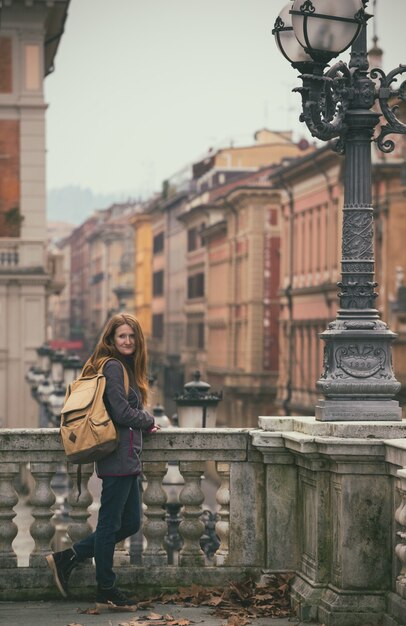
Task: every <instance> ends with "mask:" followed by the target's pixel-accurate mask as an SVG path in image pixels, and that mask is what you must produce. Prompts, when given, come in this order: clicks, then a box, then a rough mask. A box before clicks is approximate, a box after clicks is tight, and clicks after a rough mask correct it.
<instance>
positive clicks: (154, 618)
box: [146, 613, 162, 621]
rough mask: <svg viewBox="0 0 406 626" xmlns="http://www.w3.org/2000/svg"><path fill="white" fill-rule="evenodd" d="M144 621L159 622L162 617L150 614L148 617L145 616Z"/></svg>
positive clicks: (157, 614)
mask: <svg viewBox="0 0 406 626" xmlns="http://www.w3.org/2000/svg"><path fill="white" fill-rule="evenodd" d="M146 619H149V620H151V621H155V620H158V619H160V620H161V619H162V615H159V613H150V614H149V615H147V618H146Z"/></svg>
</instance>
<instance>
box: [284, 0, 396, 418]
mask: <svg viewBox="0 0 406 626" xmlns="http://www.w3.org/2000/svg"><path fill="white" fill-rule="evenodd" d="M367 2H368V0H340V2H337V0H295V1H294V2H293V3H290V4H288V5H287V6H286V7H285V8H284V9H283V10H282V11H281V13H280V14H279V16H278V18H277V19H276V22H275V26H274V30H273V31H272V32H273V34H274V35H275V39H276V42H277V45H278V47H279V49H280V50H281V52H282V54H283V55H284V56H285V57H286V58H287V59H288V60H289V61H290V63H291V64H292V66H293V67H294V68H296V69H298V70H299V71H300V73H301V76H300V78H301V80H302V87H299V88H297V89H295V90H294V91H298V92H299V93H300V94H301V96H302V109H303V110H302V114H301V116H300V120H301V121H303V122H305V124H306V125H307V127H308V128H309V130H310V132H311V134H312V135H313V136H314V137H317V138H318V139H321V140H323V141H329V140H332V139H334V140H335V141H334V142H333V144H332V147H333V150H336V151H337V152H339V153H341V154H344V155H345V175H344V209H343V232H342V279H341V282H339V283H338V286H339V287H340V293H339V299H340V308H339V311H338V314H337V317H336V319H335V320H334V321H333V322H331V323H330V324H329V326H328V329H327V330H326V331H324V332H323V333H322V334H321V338H322V339H323V341H324V342H325V347H324V371H323V373H322V375H321V377H320V379H319V380H318V382H317V388H318V390H319V391H320V392H321V393H322V394H323V396H324V398H323V399H321V400H319V401H318V404H317V406H316V418H317V419H318V420H322V421H338V420H346V421H351V420H400V419H401V410H400V407H399V403H398V402H397V401H395V400H394V399H393V398H394V396H395V395H396V393H397V392H398V391H399V389H400V383H399V382H398V381H397V380H396V378H395V376H394V373H393V370H392V359H391V344H392V342H393V340H394V338H395V336H396V335H395V334H394V333H392V332H391V331H390V330H389V329H388V327H387V325H386V324H385V323H384V322H383V321H381V319H380V318H379V314H378V311H377V310H376V308H375V298H376V297H377V293H375V288H376V286H377V283H376V282H375V279H374V253H373V208H372V189H371V142H372V141H374V142H376V144H377V146H378V148H379V149H380V150H381V151H382V152H391V151H392V150H393V149H394V143H393V141H392V140H391V139H388V138H387V135H389V134H392V133H402V134H405V133H406V126H405V125H404V124H402V123H401V122H400V121H399V120H398V119H397V117H396V111H397V108H398V107H397V103H398V102H399V101H400V100H402V101H405V100H406V81H403V82H401V84H400V85H398V84H397V79H398V78H401V76H402V74H404V73H406V65H400V66H399V67H398V68H396V69H394V70H392V71H391V72H390V73H389V74H388V75H385V73H384V72H383V71H382V70H381V69H373V70H372V71H371V72H369V66H368V58H367V35H366V31H367V20H368V19H369V18H370V17H371V16H370V15H368V14H367V13H366V12H365V7H366V5H367ZM349 46H352V48H351V59H350V62H349V64H348V65H347V64H345V63H343V62H342V61H339V62H338V63H336V64H335V65H333V66H332V67H329V66H328V63H329V61H330V60H331V59H332V58H334V57H335V56H337V55H338V54H340V53H341V52H342V51H344V50H345V49H347V48H348V47H349ZM372 79H375V80H376V79H379V83H380V84H379V87H376V86H375V83H374V81H373V80H372ZM376 101H379V105H380V109H381V112H382V114H383V117H384V118H385V120H386V122H387V123H385V124H382V126H381V128H380V132H379V134H378V136H377V137H376V138H373V136H374V131H375V127H376V126H377V124H378V122H379V119H380V115H379V113H378V112H376V111H375V110H374V109H373V106H374V104H375V102H376Z"/></svg>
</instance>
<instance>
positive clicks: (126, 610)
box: [107, 602, 138, 613]
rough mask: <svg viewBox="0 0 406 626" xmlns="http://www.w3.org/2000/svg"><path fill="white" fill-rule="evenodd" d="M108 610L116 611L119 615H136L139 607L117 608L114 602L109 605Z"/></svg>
mask: <svg viewBox="0 0 406 626" xmlns="http://www.w3.org/2000/svg"><path fill="white" fill-rule="evenodd" d="M107 608H108V610H109V611H116V612H117V613H135V611H137V610H138V607H137V605H134V606H117V605H116V604H113V603H112V602H108V603H107Z"/></svg>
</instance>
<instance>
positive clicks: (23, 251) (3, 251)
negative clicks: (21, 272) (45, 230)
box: [0, 237, 46, 272]
mask: <svg viewBox="0 0 406 626" xmlns="http://www.w3.org/2000/svg"><path fill="white" fill-rule="evenodd" d="M45 259H46V250H45V244H44V242H43V241H38V240H34V239H33V240H31V239H20V238H19V237H3V238H2V239H1V240H0V270H1V271H3V272H7V271H10V272H13V271H14V270H16V269H18V268H22V267H24V268H25V269H28V268H30V269H31V270H32V271H39V270H43V267H44V264H45Z"/></svg>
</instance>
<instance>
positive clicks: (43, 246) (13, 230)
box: [0, 0, 69, 427]
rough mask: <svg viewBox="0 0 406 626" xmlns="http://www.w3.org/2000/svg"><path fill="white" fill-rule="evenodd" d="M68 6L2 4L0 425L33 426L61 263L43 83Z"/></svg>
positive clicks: (62, 2) (63, 2)
mask: <svg viewBox="0 0 406 626" xmlns="http://www.w3.org/2000/svg"><path fill="white" fill-rule="evenodd" d="M68 6H69V0H59V2H53V3H49V2H46V1H45V0H44V1H43V2H35V3H33V2H31V3H28V2H25V3H23V2H17V1H14V0H10V1H9V2H7V3H3V7H2V9H1V27H0V311H1V313H0V426H3V427H4V426H20V427H34V426H37V425H38V420H37V408H36V405H35V403H34V401H33V400H32V398H31V397H30V391H29V387H28V385H26V384H25V382H24V378H25V374H26V372H27V370H28V368H29V367H30V365H32V364H33V363H34V362H35V361H36V358H37V355H36V348H38V347H39V346H40V345H41V344H42V343H43V342H44V340H45V337H46V301H47V297H48V295H49V294H51V293H52V292H53V291H55V290H60V289H61V282H62V265H61V263H60V260H59V259H53V258H49V257H48V256H47V232H46V215H45V208H46V192H45V112H46V103H45V101H44V90H43V83H44V78H45V77H46V76H47V75H48V74H49V73H50V72H51V71H52V70H53V69H54V60H55V55H56V52H57V48H58V45H59V42H60V38H61V36H62V33H63V26H64V23H65V20H66V16H67V11H68Z"/></svg>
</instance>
